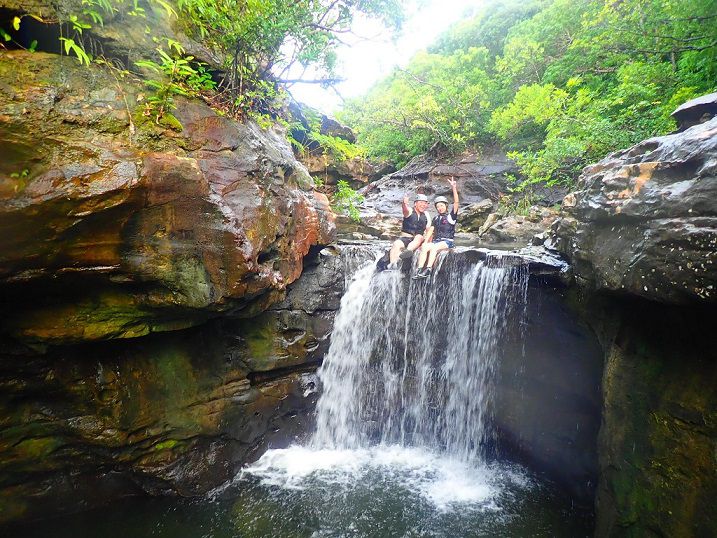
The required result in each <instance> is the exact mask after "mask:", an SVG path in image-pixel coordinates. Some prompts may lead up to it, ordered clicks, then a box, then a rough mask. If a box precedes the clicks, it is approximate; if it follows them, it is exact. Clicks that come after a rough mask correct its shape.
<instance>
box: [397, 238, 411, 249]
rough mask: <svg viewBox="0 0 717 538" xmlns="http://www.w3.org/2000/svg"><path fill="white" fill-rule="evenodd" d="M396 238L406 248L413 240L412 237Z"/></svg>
mask: <svg viewBox="0 0 717 538" xmlns="http://www.w3.org/2000/svg"><path fill="white" fill-rule="evenodd" d="M398 240H399V241H401V242H402V243H403V246H404V248H408V245H409V244H410V243H411V241H413V237H399V238H398Z"/></svg>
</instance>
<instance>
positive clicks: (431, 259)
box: [428, 241, 449, 268]
mask: <svg viewBox="0 0 717 538" xmlns="http://www.w3.org/2000/svg"><path fill="white" fill-rule="evenodd" d="M448 248H449V247H448V245H447V244H446V243H445V242H444V241H441V242H439V243H433V248H432V249H431V253H430V254H429V256H428V268H433V264H434V263H436V256H438V253H439V252H441V251H444V250H448Z"/></svg>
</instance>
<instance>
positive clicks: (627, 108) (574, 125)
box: [340, 0, 717, 187]
mask: <svg viewBox="0 0 717 538" xmlns="http://www.w3.org/2000/svg"><path fill="white" fill-rule="evenodd" d="M715 88H717V0H669V1H665V0H622V1H620V2H615V1H613V0H533V1H532V2H519V1H512V2H510V1H504V2H494V3H492V4H491V5H489V6H488V7H486V8H485V9H484V10H483V11H482V12H480V13H479V14H478V15H476V16H474V17H472V18H470V19H468V20H465V21H462V22H461V23H459V24H457V25H455V26H454V27H453V28H451V29H450V30H449V31H447V32H446V33H445V34H444V35H442V36H441V37H439V39H438V40H437V42H436V43H435V44H434V45H433V46H432V47H431V48H430V49H429V52H422V53H419V54H417V55H416V56H415V57H414V58H413V59H412V60H411V62H410V63H409V65H408V66H407V68H406V69H405V70H401V69H396V70H394V72H393V73H392V75H391V76H390V77H388V78H387V79H385V80H383V81H381V82H379V83H378V84H377V85H376V86H375V87H374V88H372V89H371V90H370V91H369V93H368V95H367V96H365V97H364V98H362V99H355V100H352V101H351V102H349V103H348V104H347V106H346V107H345V109H344V110H343V111H342V113H341V114H340V117H341V119H343V121H345V122H347V123H348V124H349V125H351V126H352V127H353V128H354V129H355V131H356V132H357V134H358V137H359V142H360V143H362V144H363V145H365V146H366V147H367V148H368V150H369V153H370V155H371V156H373V157H377V158H381V159H387V160H390V161H393V162H395V163H397V164H399V165H401V164H403V163H405V162H406V161H408V160H409V159H410V158H411V157H413V156H415V155H418V154H420V153H422V152H425V151H427V150H428V149H430V148H431V147H432V146H433V145H434V144H436V143H438V144H439V145H440V146H442V147H443V148H444V149H446V150H448V151H450V152H459V151H462V150H463V149H465V148H470V147H480V146H483V145H488V144H494V143H500V144H501V145H503V146H504V147H506V148H507V149H508V150H509V151H510V155H511V156H512V157H513V158H514V159H515V160H516V161H517V163H518V165H519V167H520V169H521V172H522V176H523V178H522V181H523V187H525V186H527V185H529V184H531V183H536V182H547V183H555V182H560V183H567V184H569V183H571V182H572V181H574V179H575V178H576V177H577V175H578V173H579V171H580V170H581V169H582V167H583V166H585V165H586V164H587V163H589V162H591V161H594V160H596V159H599V158H601V157H602V156H604V155H605V154H606V153H608V152H610V151H613V150H616V149H619V148H624V147H626V146H629V145H631V144H633V143H635V142H638V141H639V140H642V139H644V138H646V137H650V136H655V135H658V134H663V133H667V132H669V131H671V130H672V129H674V127H675V125H674V122H673V120H672V119H671V118H670V113H671V112H672V111H673V110H674V109H675V108H676V107H677V106H678V105H679V104H680V103H682V102H684V101H685V100H687V99H690V98H692V97H695V96H698V95H701V94H704V93H708V92H710V91H714V90H715Z"/></svg>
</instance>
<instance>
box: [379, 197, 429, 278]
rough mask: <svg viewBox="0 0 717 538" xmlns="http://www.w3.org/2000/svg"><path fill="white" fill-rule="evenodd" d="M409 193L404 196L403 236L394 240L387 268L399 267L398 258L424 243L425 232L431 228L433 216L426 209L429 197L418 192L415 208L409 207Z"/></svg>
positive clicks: (414, 203)
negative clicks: (406, 251)
mask: <svg viewBox="0 0 717 538" xmlns="http://www.w3.org/2000/svg"><path fill="white" fill-rule="evenodd" d="M408 204H409V200H408V195H406V196H404V197H403V204H402V206H403V223H402V225H401V237H399V238H398V239H397V240H396V241H394V242H393V245H392V246H391V252H390V253H389V264H388V267H387V269H389V270H395V269H397V268H398V259H399V257H400V256H401V252H402V251H404V250H409V251H411V252H413V251H414V250H416V249H417V248H418V247H420V246H421V245H422V244H423V241H424V239H425V234H426V232H427V231H428V229H429V228H430V224H431V216H430V215H429V214H428V212H427V211H426V208H428V197H427V196H426V195H425V194H418V195H417V196H416V199H415V200H414V202H413V208H411V207H409V205H408Z"/></svg>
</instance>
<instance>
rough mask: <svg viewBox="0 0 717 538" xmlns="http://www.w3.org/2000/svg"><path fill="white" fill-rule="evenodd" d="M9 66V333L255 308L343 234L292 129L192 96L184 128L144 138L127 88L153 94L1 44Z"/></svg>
mask: <svg viewBox="0 0 717 538" xmlns="http://www.w3.org/2000/svg"><path fill="white" fill-rule="evenodd" d="M10 66H11V68H10ZM24 73H25V74H24ZM26 74H29V75H26ZM0 76H2V77H3V78H4V80H6V81H7V83H8V84H10V85H11V86H12V87H13V88H14V90H13V91H12V92H7V93H5V92H4V93H2V94H0V111H1V115H0V120H2V124H3V129H2V132H0V144H2V145H3V146H4V147H5V148H8V154H9V158H8V159H5V160H4V161H3V163H0V173H2V176H0V177H1V178H2V181H0V226H2V228H3V230H4V231H6V233H4V234H3V236H2V237H0V286H2V289H3V290H4V293H3V297H4V302H5V303H6V306H7V305H8V304H13V308H14V310H13V311H14V315H13V316H12V318H11V319H5V320H3V325H2V331H4V332H5V333H9V334H11V335H14V336H16V337H19V338H22V339H26V340H32V341H36V342H46V341H52V342H55V343H57V342H69V341H80V340H85V339H103V338H121V337H134V336H139V335H142V334H147V333H149V332H154V331H162V330H171V329H176V328H181V327H186V326H190V325H193V324H196V323H199V322H201V321H203V320H205V319H207V318H208V317H211V316H214V315H216V314H217V313H218V312H223V311H235V312H241V313H242V314H243V315H250V314H252V313H254V312H255V311H257V310H261V309H263V308H266V307H267V306H268V305H269V304H270V303H271V302H272V301H275V300H277V299H278V298H279V297H280V293H281V292H282V290H283V289H284V288H285V287H286V285H287V284H289V283H291V282H293V281H294V280H296V278H298V276H299V275H300V274H301V270H302V260H303V257H304V255H306V254H307V253H308V252H309V249H310V248H311V246H312V245H315V244H328V243H330V242H332V240H333V235H334V233H335V232H334V223H333V215H332V213H331V211H330V209H329V207H328V202H327V200H326V197H325V196H323V195H318V194H316V193H314V192H313V191H312V190H311V178H310V177H309V175H308V173H307V172H306V170H305V169H304V167H303V166H302V165H301V164H300V163H298V162H297V161H296V160H295V159H294V157H293V154H292V152H291V149H290V148H289V146H288V143H287V142H286V141H285V140H284V139H283V137H282V135H281V134H280V133H275V132H272V131H264V130H261V129H260V128H259V127H258V126H257V125H254V124H250V123H247V124H239V123H237V122H234V121H232V120H230V119H228V118H224V117H220V116H218V115H216V114H215V113H214V111H212V110H211V109H210V108H209V107H207V106H206V105H204V104H202V103H199V102H188V101H180V102H178V108H177V110H176V111H175V115H176V117H177V119H178V120H179V122H180V123H181V124H182V126H183V131H182V132H181V133H180V134H176V133H174V134H172V133H168V134H171V136H170V137H166V136H165V137H164V138H160V139H159V142H156V140H157V139H156V135H155V136H154V137H153V136H149V131H147V129H150V130H151V129H153V127H152V126H147V127H142V128H141V129H140V132H138V133H137V135H136V136H134V138H132V137H131V133H130V131H129V129H128V125H129V119H128V116H127V111H126V105H125V99H127V100H128V101H129V102H132V101H133V99H134V96H135V95H137V94H138V93H139V92H140V90H139V89H138V88H136V87H133V86H132V85H128V86H127V93H126V95H124V96H123V95H120V94H119V92H116V93H113V94H111V95H110V94H108V95H107V96H104V97H102V99H100V97H98V96H97V93H96V91H95V90H94V89H93V88H97V87H113V85H114V82H113V80H112V78H111V77H110V76H109V75H108V74H107V73H106V72H105V71H103V70H101V69H100V68H98V67H95V66H90V67H89V68H87V67H80V66H79V65H78V64H77V62H76V61H74V60H72V59H70V58H58V57H57V56H52V55H46V54H42V53H35V54H30V53H26V52H22V51H13V52H2V53H0ZM90 79H91V80H90ZM77 122H81V126H82V128H81V129H78V128H77V125H78V123H77ZM23 171H27V172H23ZM18 172H21V173H23V177H22V178H19V179H16V178H12V177H10V174H12V173H16V174H17V173H18Z"/></svg>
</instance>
